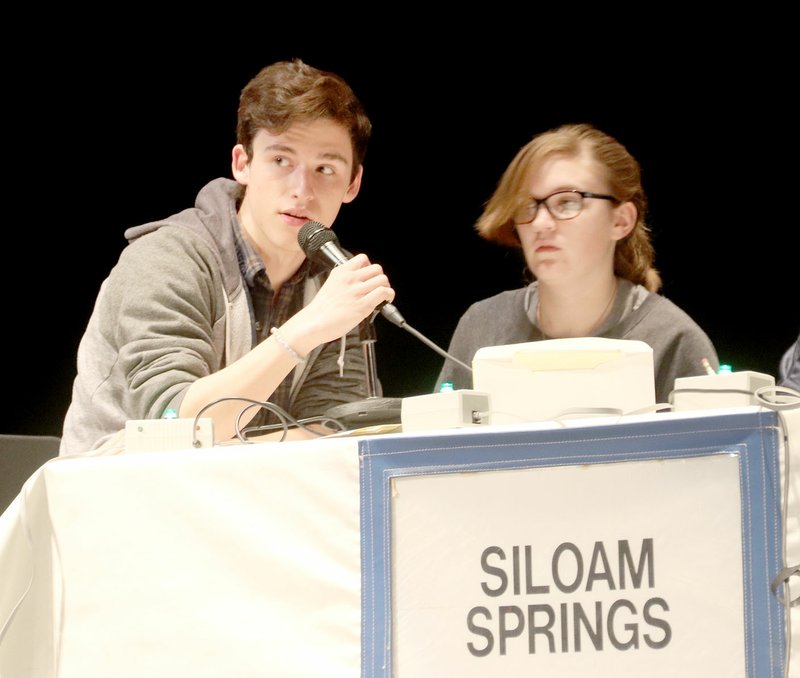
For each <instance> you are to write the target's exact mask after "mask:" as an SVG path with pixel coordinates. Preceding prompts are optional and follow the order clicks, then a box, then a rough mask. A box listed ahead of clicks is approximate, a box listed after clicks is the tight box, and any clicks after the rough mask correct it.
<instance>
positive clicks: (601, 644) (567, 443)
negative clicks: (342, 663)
mask: <svg viewBox="0 0 800 678" xmlns="http://www.w3.org/2000/svg"><path fill="white" fill-rule="evenodd" d="M359 445H360V446H359V456H360V461H361V497H362V499H361V501H362V528H361V531H362V624H363V629H362V676H364V677H365V678H379V677H381V678H389V677H390V676H401V677H405V676H409V677H413V678H423V677H424V676H441V675H458V676H459V678H468V677H470V676H497V675H503V676H518V675H519V676H522V675H525V676H530V675H557V676H578V675H596V676H600V675H613V676H615V677H624V676H641V675H647V676H648V678H658V677H659V676H675V675H743V676H747V677H748V678H756V677H758V678H766V677H769V678H773V677H774V678H779V677H780V676H781V675H782V671H783V662H784V660H785V651H786V631H785V627H784V614H785V610H784V608H783V606H782V605H781V603H780V602H779V601H778V600H777V599H776V598H775V596H774V595H773V594H772V593H771V591H770V582H771V580H772V578H773V577H774V576H775V575H776V574H777V573H778V572H780V570H781V568H782V553H783V533H782V521H781V501H780V487H781V482H780V468H779V461H780V442H779V427H778V420H777V414H776V413H775V412H773V411H771V410H763V411H760V410H749V411H746V412H734V411H732V412H731V413H720V414H714V415H710V416H687V417H680V416H675V415H674V414H665V415H657V416H654V417H652V418H650V419H647V420H646V421H638V422H628V423H624V422H623V423H619V424H611V425H589V426H582V425H581V426H572V427H567V428H559V429H547V430H543V429H541V428H540V429H531V430H522V429H519V428H514V429H508V430H504V429H501V428H493V429H488V430H485V431H484V430H482V429H481V428H480V427H477V428H475V429H470V430H469V431H468V432H464V431H460V432H453V433H441V432H439V433H437V434H430V435H419V436H386V437H380V436H378V437H375V438H368V439H365V440H363V441H361V442H360V444H359ZM704 667H707V668H704Z"/></svg>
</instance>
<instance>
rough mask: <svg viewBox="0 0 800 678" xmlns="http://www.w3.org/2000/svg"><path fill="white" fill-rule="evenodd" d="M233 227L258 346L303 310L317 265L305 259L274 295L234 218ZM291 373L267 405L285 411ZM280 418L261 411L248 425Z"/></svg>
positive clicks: (265, 272) (287, 407) (268, 422)
mask: <svg viewBox="0 0 800 678" xmlns="http://www.w3.org/2000/svg"><path fill="white" fill-rule="evenodd" d="M234 221H235V224H236V229H235V230H234V232H235V238H236V253H237V257H238V259H239V270H240V271H241V272H242V277H243V278H244V280H245V283H246V287H247V291H248V293H249V297H250V309H251V311H252V313H253V318H254V319H255V323H254V326H253V333H254V337H253V338H254V341H255V343H261V342H262V341H263V340H264V339H266V338H267V337H268V336H269V331H270V328H272V327H280V326H281V325H282V324H283V323H284V322H285V321H286V320H288V319H289V318H291V317H292V316H293V315H294V314H295V313H297V312H298V311H299V310H300V309H301V308H302V307H303V294H304V291H305V281H306V279H307V278H308V277H309V276H310V275H314V274H316V273H318V272H319V266H316V265H312V264H311V263H310V262H309V261H308V260H306V261H304V262H303V264H302V265H301V266H300V268H299V269H297V272H296V273H295V274H294V275H293V276H292V277H291V278H290V279H289V280H287V281H286V282H285V283H284V284H283V285H282V286H281V288H280V289H279V290H278V292H277V293H276V292H275V290H274V289H273V288H272V285H271V284H270V281H269V277H268V276H267V271H266V268H265V267H264V262H263V261H262V260H261V257H259V256H258V254H257V253H256V251H255V249H254V248H253V246H252V245H250V243H249V242H247V240H246V239H245V237H244V234H243V232H242V228H241V224H239V220H238V219H236V218H235V217H234ZM292 374H293V373H292V372H290V373H289V374H288V375H287V376H286V378H285V379H284V380H283V381H282V382H281V383H280V385H279V386H278V388H276V389H275V392H274V393H273V394H272V395H271V396H270V397H269V402H270V403H272V404H274V405H277V406H278V407H280V408H281V409H283V410H285V411H287V412H288V409H289V392H290V390H291V386H292ZM279 421H280V419H279V418H278V416H277V415H276V414H274V413H273V412H270V411H268V410H265V409H262V410H261V412H260V413H259V414H257V415H256V416H255V417H254V418H253V419H252V421H250V423H249V424H248V426H259V425H263V424H273V423H278V422H279Z"/></svg>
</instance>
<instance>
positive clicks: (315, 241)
mask: <svg viewBox="0 0 800 678" xmlns="http://www.w3.org/2000/svg"><path fill="white" fill-rule="evenodd" d="M297 242H298V243H299V244H300V248H301V249H302V250H303V252H305V254H306V256H307V257H308V258H309V259H311V260H312V261H317V262H319V263H321V264H325V265H328V266H339V265H340V264H343V263H344V262H346V261H347V260H348V259H350V257H349V256H348V255H347V254H345V253H344V251H343V250H342V248H341V247H340V246H339V238H337V237H336V234H335V233H334V232H333V231H332V230H331V229H329V228H326V227H325V226H323V225H322V224H321V223H319V222H318V221H308V222H306V223H305V224H303V226H302V227H301V228H300V231H299V232H298V233H297ZM378 310H379V311H380V312H381V314H383V317H384V318H386V319H387V320H389V321H390V322H392V323H394V324H395V325H397V326H398V327H403V325H405V323H406V321H405V318H403V316H402V315H400V311H398V310H397V309H396V308H395V307H394V305H393V304H389V303H387V302H385V301H384V302H382V303H381V304H380V305H379V306H378Z"/></svg>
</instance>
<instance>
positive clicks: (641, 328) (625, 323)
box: [435, 279, 719, 403]
mask: <svg viewBox="0 0 800 678" xmlns="http://www.w3.org/2000/svg"><path fill="white" fill-rule="evenodd" d="M538 286H539V283H538V282H534V283H531V284H530V285H529V286H528V287H523V288H521V289H517V290H508V291H505V292H500V293H499V294H496V295H495V296H493V297H489V298H488V299H482V300H481V301H477V302H475V303H474V304H472V305H471V306H470V307H469V308H468V309H467V310H466V311H465V312H464V314H463V315H462V316H461V318H460V319H459V321H458V325H457V326H456V329H455V332H454V333H453V337H452V339H451V340H450V347H449V349H448V351H447V352H448V353H450V355H453V356H455V357H456V358H458V359H459V360H461V361H463V362H465V363H467V365H470V364H471V363H472V359H473V358H474V357H475V353H476V352H477V350H478V349H479V348H483V347H484V346H505V345H506V344H516V343H522V342H530V341H541V340H543V339H546V337H545V336H544V334H542V332H541V330H540V329H539V328H538V326H537V325H536V307H537V305H538V303H539V289H538ZM594 336H597V337H607V338H609V339H632V340H638V341H643V342H645V343H646V344H648V345H649V346H650V347H651V348H652V349H653V363H654V369H655V384H656V402H657V403H668V402H669V395H670V393H671V391H672V390H673V388H674V386H675V379H676V378H678V377H689V376H695V375H701V374H705V369H704V367H703V364H702V359H703V358H707V359H708V361H709V363H710V365H711V367H712V368H713V369H714V370H717V369H718V368H719V359H718V357H717V352H716V350H715V349H714V346H713V344H712V343H711V340H710V339H709V338H708V336H707V335H706V333H705V332H704V331H703V330H702V329H701V328H700V327H699V326H698V325H697V323H695V322H694V320H692V319H691V318H690V317H689V315H688V314H687V313H686V312H685V311H683V310H682V309H681V308H679V307H678V306H676V305H675V304H674V303H672V302H671V301H670V300H669V299H667V298H665V297H663V296H661V295H659V294H652V293H650V292H648V291H647V290H646V289H645V288H644V287H641V286H640V285H634V284H633V283H631V282H630V281H628V280H622V279H620V281H619V290H618V292H617V297H616V300H615V301H614V306H613V308H612V310H611V313H609V316H608V318H607V319H606V321H605V322H604V323H603V325H602V326H601V327H599V328H598V330H597V332H596V333H595V335H594ZM443 382H452V383H453V387H454V388H456V389H471V388H472V374H471V373H470V372H468V371H467V370H466V369H465V368H463V367H461V366H459V365H458V364H457V363H455V362H453V361H452V360H445V362H444V365H443V367H442V370H441V372H440V374H439V378H438V379H437V380H436V388H435V390H436V391H438V390H439V389H440V388H441V385H442V383H443Z"/></svg>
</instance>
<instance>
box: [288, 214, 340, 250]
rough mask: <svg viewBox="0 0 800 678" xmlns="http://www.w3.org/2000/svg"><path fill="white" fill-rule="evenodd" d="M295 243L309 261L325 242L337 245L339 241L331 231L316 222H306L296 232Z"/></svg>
mask: <svg viewBox="0 0 800 678" xmlns="http://www.w3.org/2000/svg"><path fill="white" fill-rule="evenodd" d="M297 242H298V243H299V244H300V248H301V249H302V250H303V252H305V253H306V256H307V257H308V258H309V259H311V258H313V257H314V255H315V254H316V253H317V252H318V251H319V248H320V247H322V246H323V245H324V244H325V243H326V242H335V243H337V244H338V242H339V239H338V238H337V237H336V234H335V233H334V232H333V231H332V230H331V229H329V228H326V227H325V226H323V225H322V224H321V223H319V222H318V221H307V222H306V223H305V224H303V225H302V226H301V227H300V230H299V231H298V232H297Z"/></svg>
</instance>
